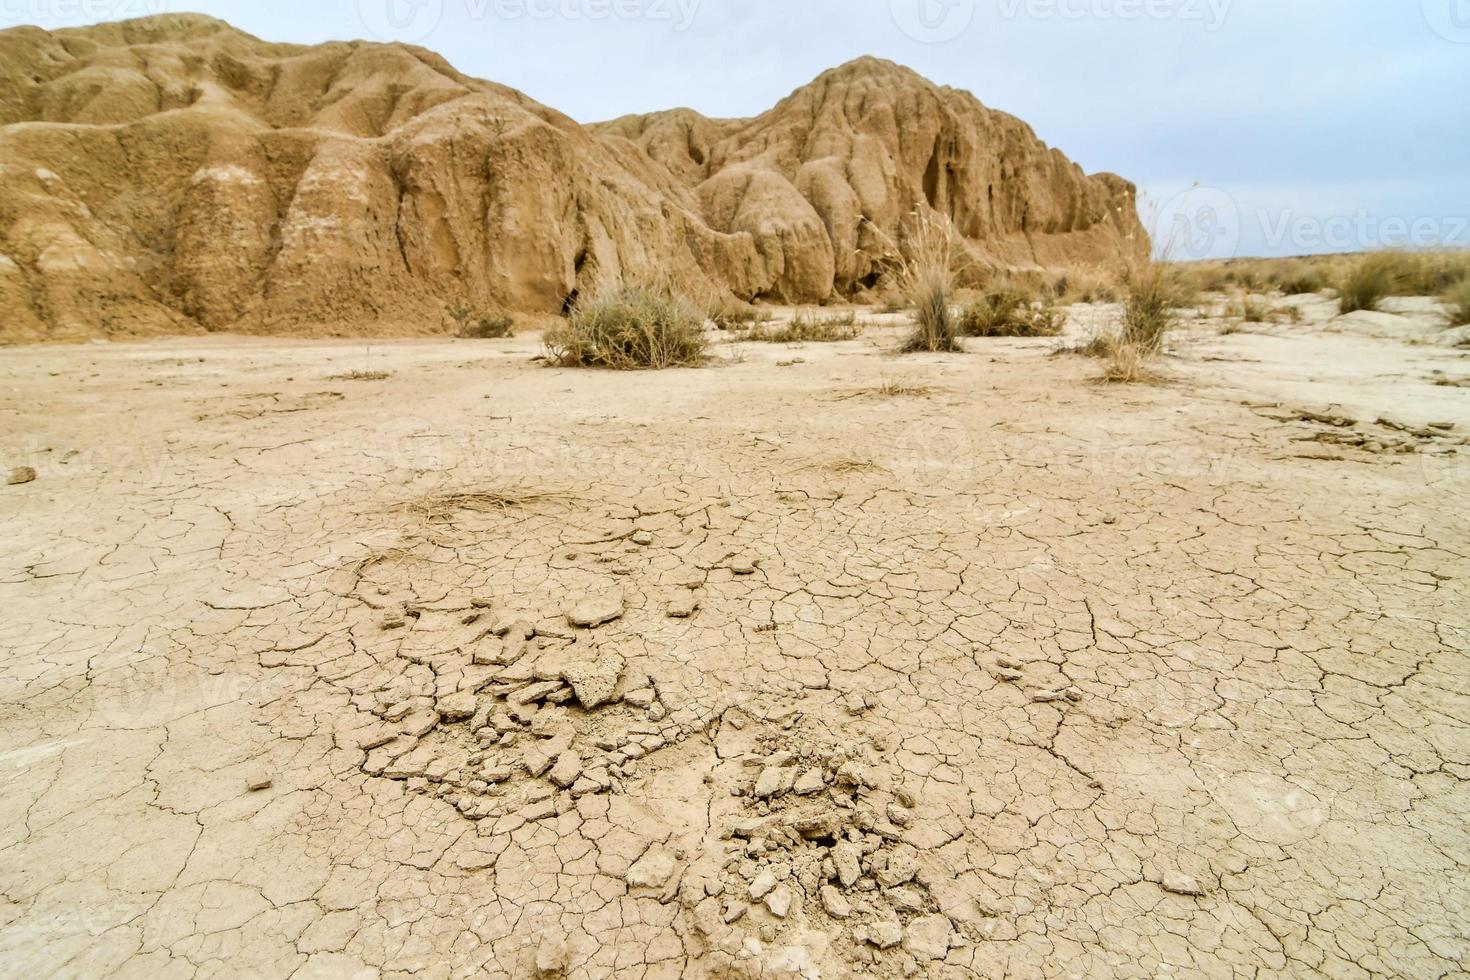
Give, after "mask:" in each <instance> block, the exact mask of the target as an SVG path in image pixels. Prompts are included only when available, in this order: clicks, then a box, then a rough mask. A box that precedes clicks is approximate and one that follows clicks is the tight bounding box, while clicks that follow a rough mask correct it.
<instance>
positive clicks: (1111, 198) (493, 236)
mask: <svg viewBox="0 0 1470 980" xmlns="http://www.w3.org/2000/svg"><path fill="white" fill-rule="evenodd" d="M916 206H929V207H933V208H935V209H937V210H939V211H941V212H943V213H944V214H947V215H949V216H951V217H952V218H953V220H954V222H955V225H956V228H957V229H958V231H959V232H960V233H961V234H962V235H963V236H964V237H965V238H966V239H967V241H968V247H969V251H970V252H971V258H972V260H973V264H974V266H975V267H976V268H982V267H984V266H986V265H1035V264H1039V265H1045V266H1053V267H1054V266H1064V265H1069V264H1075V263H1088V264H1101V263H1109V262H1116V261H1117V260H1118V259H1119V258H1120V257H1121V256H1124V255H1126V254H1136V253H1137V252H1138V251H1139V250H1140V249H1142V248H1144V247H1146V237H1145V235H1144V233H1143V231H1142V229H1141V228H1140V227H1139V224H1138V220H1137V217H1136V213H1135V207H1134V195H1133V188H1132V186H1131V185H1130V184H1128V183H1127V182H1125V181H1123V180H1121V179H1120V178H1117V177H1113V176H1111V175H1099V176H1092V177H1089V176H1086V175H1085V174H1083V172H1082V171H1081V169H1080V168H1078V167H1077V166H1076V165H1075V164H1073V163H1071V162H1069V161H1068V160H1067V159H1066V158H1065V157H1063V156H1062V155H1061V154H1060V153H1059V152H1057V151H1055V150H1052V149H1050V148H1048V147H1046V146H1045V145H1044V144H1043V143H1041V142H1040V141H1039V140H1037V139H1036V137H1035V136H1034V134H1033V133H1032V132H1031V130H1030V129H1029V128H1028V127H1027V126H1026V125H1025V124H1024V123H1022V122H1020V121H1019V120H1017V119H1015V118H1013V117H1011V116H1007V115H1005V114H1003V113H1000V112H996V111H993V110H990V109H987V108H985V107H984V106H982V105H981V104H980V103H979V102H978V101H977V100H976V99H975V98H974V97H973V96H971V95H969V94H968V93H963V92H958V91H955V90H952V89H947V88H941V87H938V86H935V85H933V84H931V83H929V82H927V81H925V80H924V79H923V78H921V77H920V76H918V75H916V74H914V73H913V72H911V71H908V70H907V69H904V68H901V67H899V66H897V65H894V64H891V63H888V62H884V61H879V60H876V59H861V60H859V61H856V62H853V63H851V64H848V65H846V66H843V67H842V68H838V69H835V70H833V71H830V72H827V73H826V74H824V75H822V76H821V77H820V78H818V79H817V80H816V81H815V82H813V83H812V84H810V85H808V86H806V87H804V88H802V89H800V90H798V91H797V92H795V93H793V94H792V95H791V96H790V97H788V98H787V99H785V100H784V101H782V102H781V103H780V104H779V105H778V106H776V107H775V108H774V109H772V110H770V111H769V112H767V113H765V114H764V115H762V116H759V117H757V118H755V119H751V120H710V119H705V118H704V117H702V116H699V115H698V114H696V113H693V112H691V111H688V110H677V111H673V112H668V113H660V114H656V115H652V116H643V117H627V118H624V119H620V120H616V121H614V122H610V123H603V124H597V125H592V126H582V125H579V124H578V123H576V122H575V121H573V120H571V119H569V118H568V117H566V116H564V115H562V114H560V113H558V112H556V111H555V110H552V109H549V108H547V107H545V106H542V105H540V104H538V103H536V102H535V101H533V100H531V99H529V98H528V97H526V96H525V95H523V94H521V93H519V92H516V91H514V90H512V89H509V88H506V87H504V86H501V85H496V84H494V83H491V82H486V81H482V80H479V79H474V78H470V77H468V76H465V75H463V74H461V73H459V72H458V71H456V70H455V69H454V68H453V67H451V66H450V65H449V64H448V63H447V62H445V61H444V60H443V59H442V58H440V57H438V56H437V55H435V54H433V53H431V52H429V51H426V50H423V49H420V48H414V47H408V46H403V45H382V44H368V43H362V42H351V43H331V44H324V45H319V46H315V47H303V46H296V45H284V44H271V43H267V42H264V41H261V40H259V39H256V38H254V37H251V36H249V35H247V34H244V33H242V32H240V31H237V30H235V29H234V28H232V27H230V26H229V25H227V24H224V23H222V22H220V21H217V20H213V19H210V18H207V17H201V16H196V15H164V16H159V17H151V18H146V19H142V20H135V21H128V22H123V23H117V24H107V25H101V26H97V27H90V28H84V29H77V30H65V31H55V32H47V31H43V30H39V29H36V28H16V29H12V30H8V31H4V32H0V339H4V340H8V341H18V340H31V339H65V338H79V337H87V336H96V335H105V334H110V333H124V334H138V333H177V332H195V331H200V330H226V329H228V330H242V331H256V332H281V333H295V332H302V333H320V332H342V333H378V332H390V333H399V332H426V331H433V330H437V329H440V328H442V326H443V325H444V324H445V322H446V321H445V317H444V310H445V309H446V307H447V306H448V305H450V304H467V305H469V306H472V307H478V308H507V309H514V310H542V311H556V310H559V309H561V308H562V307H563V305H564V303H565V302H566V301H567V299H568V297H570V296H573V295H575V294H576V292H577V291H578V290H580V289H584V288H586V287H587V286H588V285H589V284H591V283H592V282H595V281H596V280H598V279H599V278H601V277H607V276H619V275H622V276H650V275H665V276H672V277H674V278H676V279H678V280H680V281H683V282H686V283H688V284H690V285H691V286H692V287H695V288H699V289H701V290H703V291H706V292H709V293H710V294H711V295H718V294H726V295H731V296H733V297H738V298H740V299H746V300H753V299H773V300H783V301H790V302H813V301H820V300H823V299H825V298H827V297H829V296H831V295H833V294H834V293H835V294H839V295H851V294H853V293H855V292H857V291H860V290H862V289H863V288H864V287H869V286H872V285H873V284H875V283H876V281H877V277H878V275H879V273H880V271H881V269H882V268H883V267H884V265H885V263H887V262H891V260H892V258H893V256H894V250H895V247H896V246H895V242H896V241H898V240H899V239H901V237H902V236H901V230H900V220H901V218H902V217H903V216H904V215H906V214H908V213H909V212H910V211H911V210H912V209H913V208H915V207H916Z"/></svg>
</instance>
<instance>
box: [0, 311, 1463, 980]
mask: <svg viewBox="0 0 1470 980" xmlns="http://www.w3.org/2000/svg"><path fill="white" fill-rule="evenodd" d="M532 349H533V345H531V344H529V343H528V342H525V341H516V342H508V343H505V344H500V345H487V346H474V345H454V344H449V343H415V344H409V343H404V344H390V345H387V346H386V347H381V346H380V347H375V348H374V352H373V354H372V361H371V365H370V366H372V367H381V368H385V369H387V370H390V371H392V372H393V373H392V377H390V378H388V379H386V380H368V381H362V380H357V381H349V380H328V379H329V378H330V377H331V376H333V375H336V374H340V373H341V372H342V371H345V370H347V369H350V368H353V367H358V366H362V365H361V363H360V362H361V361H362V357H363V354H362V349H361V346H360V345H357V346H351V345H345V344H332V343H316V344H305V343H284V342H282V343H269V342H264V341H250V342H245V341H230V340H221V339H217V340H210V341H196V342H188V341H175V342H166V343H149V344H139V345H127V346H112V347H102V348H99V347H88V348H69V349H68V348H46V349H36V348H32V349H20V350H12V351H9V352H5V354H4V358H3V361H0V375H3V381H4V384H5V392H4V396H3V397H4V400H5V402H4V405H3V408H4V409H5V415H4V420H5V421H4V424H5V426H6V427H7V429H8V430H9V431H8V432H7V434H6V442H7V452H9V451H10V450H11V449H15V448H19V449H20V450H21V451H22V452H23V454H24V455H25V457H26V459H28V460H31V461H34V462H36V464H37V465H36V468H37V469H38V470H39V473H40V475H39V479H37V480H36V481H35V482H33V483H29V484H25V485H22V486H16V487H8V488H5V493H4V495H3V497H0V508H3V511H0V514H3V518H4V535H5V541H6V544H5V547H4V554H3V562H0V602H3V608H4V610H5V615H4V619H3V624H0V646H3V650H4V659H3V662H0V668H3V673H0V732H3V755H0V760H3V768H0V779H3V794H0V810H3V818H0V829H3V834H4V838H3V841H0V972H3V973H4V974H5V975H7V976H40V975H54V976H102V975H111V976H132V977H150V978H152V977H173V976H196V975H199V976H212V975H251V976H267V977H287V976H292V977H316V976H327V977H344V976H346V977H357V976H376V975H383V976H408V975H415V976H429V977H434V976H438V977H447V976H465V975H485V976H515V977H524V976H532V975H560V974H566V975H569V976H618V977H676V976H708V975H715V976H756V975H772V976H777V975H807V976H817V975H821V976H839V975H865V976H899V975H916V974H917V975H924V976H949V977H961V976H984V977H998V976H1003V975H1005V976H1017V977H1029V976H1036V977H1041V976H1087V977H1109V976H1116V977H1141V976H1161V975H1178V976H1252V977H1265V976H1330V977H1356V976H1401V977H1442V976H1464V975H1465V966H1464V958H1465V955H1466V950H1467V919H1466V912H1465V910H1466V909H1467V908H1470V882H1467V875H1466V867H1467V863H1470V847H1467V845H1470V839H1467V831H1466V826H1465V822H1464V814H1465V813H1466V812H1467V811H1470V792H1467V781H1466V780H1467V778H1470V744H1467V737H1466V731H1467V728H1466V726H1467V722H1470V704H1467V699H1466V683H1465V682H1466V676H1467V670H1466V649H1467V646H1470V602H1467V596H1466V585H1465V583H1466V581H1467V576H1470V560H1467V543H1470V533H1467V532H1470V515H1467V508H1466V507H1465V500H1466V496H1465V488H1466V483H1465V480H1464V476H1465V470H1464V468H1463V464H1461V465H1460V466H1454V465H1448V466H1447V465H1444V464H1445V462H1446V459H1450V460H1452V459H1454V457H1445V456H1442V455H1440V456H1428V455H1425V454H1424V453H1423V452H1415V451H1412V450H1413V447H1408V450H1406V451H1404V452H1400V453H1397V454H1391V455H1384V454H1381V453H1370V452H1364V451H1359V450H1358V449H1352V448H1349V449H1345V450H1344V451H1343V453H1342V454H1341V455H1340V456H1337V457H1334V458H1330V459H1328V458H1313V456H1314V454H1313V453H1304V452H1302V451H1301V446H1302V444H1303V443H1302V440H1303V439H1310V438H1311V429H1310V426H1308V428H1307V429H1303V428H1302V427H1301V425H1300V424H1299V423H1295V422H1292V421H1291V418H1292V416H1291V415H1290V413H1289V412H1288V413H1286V414H1284V415H1283V414H1282V413H1279V412H1277V413H1275V415H1280V416H1281V417H1273V413H1271V412H1269V411H1267V412H1266V413H1265V414H1263V413H1262V411H1261V410H1260V409H1261V406H1257V410H1252V409H1251V408H1250V407H1248V406H1246V405H1244V404H1242V400H1241V398H1240V397H1239V395H1238V394H1234V395H1232V394H1228V393H1226V391H1225V390H1224V389H1222V388H1219V387H1216V386H1212V385H1210V384H1206V383H1204V382H1203V381H1200V380H1199V379H1196V381H1190V380H1186V381H1185V382H1184V383H1181V384H1178V385H1175V386H1173V387H1167V388H1149V389H1116V388H1112V389H1109V388H1100V387H1097V386H1094V385H1090V384H1088V383H1087V382H1086V380H1085V379H1086V376H1087V374H1088V372H1089V371H1091V370H1093V368H1092V367H1091V365H1088V364H1084V363H1082V362H1080V361H1076V360H1073V359H1061V358H1047V357H1046V356H1045V348H1044V347H1038V346H1036V345H1034V344H1033V345H1029V346H1028V345H1025V344H998V345H996V346H995V347H991V348H986V349H985V350H984V351H983V352H980V353H973V354H969V355H965V356H954V357H947V358H934V359H928V358H913V359H903V360H895V359H893V358H891V357H887V356H885V355H883V354H882V353H881V352H879V351H877V350H875V349H873V348H872V347H870V346H864V345H863V344H860V343H859V344H843V345H836V346H832V347H825V348H822V349H820V350H817V349H809V350H806V351H803V352H802V353H803V356H804V357H805V358H806V362H805V363H801V364H796V365H792V366H790V367H784V368H781V369H779V370H778V369H777V368H776V366H775V365H776V362H777V359H778V358H781V357H788V358H789V357H790V354H789V353H788V352H786V351H784V350H782V349H779V348H769V347H766V348H761V349H759V350H754V351H751V352H749V360H748V361H746V362H744V363H739V364H734V365H727V366H723V367H717V368H709V369H705V370H702V371H677V372H667V373H663V374H659V375H609V374H601V373H572V372H561V371H553V370H549V369H546V368H543V367H540V366H537V365H534V364H531V363H529V362H528V359H527V355H528V354H529V353H531V352H532ZM53 372H54V373H53ZM893 380H900V381H906V382H922V383H924V384H928V385H930V386H931V387H932V389H933V390H932V391H930V392H929V393H928V394H927V395H925V394H923V393H921V392H920V393H909V394H906V395H905V394H898V395H890V396H886V397H885V396H883V395H881V394H879V393H877V392H876V391H874V389H876V388H878V386H879V385H881V384H882V383H883V382H885V381H893ZM12 426H13V428H12ZM1441 448H1442V447H1441ZM1461 458H1463V457H1461ZM1431 461H1433V462H1432V465H1431ZM569 614H570V615H569ZM573 621H575V623H581V624H584V625H576V624H575V623H574V622H573Z"/></svg>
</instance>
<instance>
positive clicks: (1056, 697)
mask: <svg viewBox="0 0 1470 980" xmlns="http://www.w3.org/2000/svg"><path fill="white" fill-rule="evenodd" d="M1064 697H1066V695H1064V694H1063V693H1062V692H1061V691H1037V692H1036V693H1035V694H1033V695H1031V701H1032V702H1033V703H1035V704H1050V703H1051V702H1053V701H1060V700H1062V698H1064Z"/></svg>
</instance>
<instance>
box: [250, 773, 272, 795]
mask: <svg viewBox="0 0 1470 980" xmlns="http://www.w3.org/2000/svg"><path fill="white" fill-rule="evenodd" d="M274 784H275V779H274V777H272V776H271V774H270V773H269V772H267V771H266V770H264V769H252V770H251V771H250V772H249V773H248V774H246V776H245V788H246V789H247V790H249V791H250V792H252V793H258V792H260V791H261V790H263V789H270V788H271V786H273V785H274Z"/></svg>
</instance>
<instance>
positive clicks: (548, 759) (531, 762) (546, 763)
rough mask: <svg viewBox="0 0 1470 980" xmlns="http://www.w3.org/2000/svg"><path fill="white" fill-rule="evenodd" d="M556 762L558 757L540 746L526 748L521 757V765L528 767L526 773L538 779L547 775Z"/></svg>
mask: <svg viewBox="0 0 1470 980" xmlns="http://www.w3.org/2000/svg"><path fill="white" fill-rule="evenodd" d="M555 761H556V757H555V756H553V755H552V754H551V753H550V752H547V751H546V750H545V749H544V748H542V747H541V746H539V745H528V746H526V750H525V752H524V753H522V755H521V763H522V764H523V765H524V766H525V767H526V771H527V772H529V773H530V774H531V775H532V776H534V777H537V778H539V777H541V776H543V775H545V774H546V771H547V770H549V769H550V768H551V767H552V765H553V764H554V763H555Z"/></svg>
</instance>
